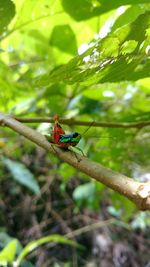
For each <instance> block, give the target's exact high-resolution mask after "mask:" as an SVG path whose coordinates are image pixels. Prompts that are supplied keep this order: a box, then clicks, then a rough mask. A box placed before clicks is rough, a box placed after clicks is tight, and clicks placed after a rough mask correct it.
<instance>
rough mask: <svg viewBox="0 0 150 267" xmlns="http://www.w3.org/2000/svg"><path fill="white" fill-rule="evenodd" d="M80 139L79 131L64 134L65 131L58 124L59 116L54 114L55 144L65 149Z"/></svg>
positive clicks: (74, 144)
mask: <svg viewBox="0 0 150 267" xmlns="http://www.w3.org/2000/svg"><path fill="white" fill-rule="evenodd" d="M80 140H81V134H79V133H76V132H75V133H71V134H65V131H64V130H63V129H62V127H61V125H60V124H59V116H58V115H55V116H54V130H53V141H54V143H55V144H57V145H58V146H59V147H61V148H65V149H67V148H68V147H69V146H76V145H77V144H78V143H79V141H80Z"/></svg>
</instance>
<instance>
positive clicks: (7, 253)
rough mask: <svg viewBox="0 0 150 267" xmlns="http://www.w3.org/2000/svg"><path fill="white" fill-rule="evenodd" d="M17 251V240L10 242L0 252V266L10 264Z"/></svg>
mask: <svg viewBox="0 0 150 267" xmlns="http://www.w3.org/2000/svg"><path fill="white" fill-rule="evenodd" d="M16 250H17V240H12V241H11V242H10V243H9V244H8V245H7V246H6V247H5V248H4V249H3V250H2V251H1V252H0V265H1V264H3V263H5V262H6V263H8V262H9V263H12V262H13V261H14V258H15V255H16Z"/></svg>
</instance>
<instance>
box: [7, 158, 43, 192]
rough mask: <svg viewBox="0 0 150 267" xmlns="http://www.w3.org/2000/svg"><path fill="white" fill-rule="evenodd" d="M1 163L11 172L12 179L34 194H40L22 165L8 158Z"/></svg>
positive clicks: (31, 176)
mask: <svg viewBox="0 0 150 267" xmlns="http://www.w3.org/2000/svg"><path fill="white" fill-rule="evenodd" d="M2 161H3V163H4V164H5V166H6V167H7V168H8V169H9V171H10V172H11V174H12V178H13V179H15V180H16V181H17V182H19V183H20V184H23V185H24V186H26V187H27V188H29V189H30V190H32V192H34V193H35V194H39V193H40V188H39V185H38V183H37V181H36V179H35V177H34V176H33V174H32V173H31V172H30V171H29V170H28V169H27V168H26V167H25V165H24V164H22V163H20V162H17V161H12V160H10V159H8V158H3V159H2Z"/></svg>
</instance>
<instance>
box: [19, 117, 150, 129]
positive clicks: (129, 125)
mask: <svg viewBox="0 0 150 267" xmlns="http://www.w3.org/2000/svg"><path fill="white" fill-rule="evenodd" d="M15 119H16V120H17V121H20V122H25V123H34V122H38V123H40V122H49V123H53V122H54V119H53V118H50V117H38V118H21V117H15ZM59 122H60V123H61V124H65V125H80V126H90V125H91V123H92V126H95V127H108V128H138V129H141V128H143V127H146V126H148V125H150V121H139V122H131V123H130V122H123V123H115V122H113V123H111V122H94V121H93V122H88V121H78V120H74V119H59Z"/></svg>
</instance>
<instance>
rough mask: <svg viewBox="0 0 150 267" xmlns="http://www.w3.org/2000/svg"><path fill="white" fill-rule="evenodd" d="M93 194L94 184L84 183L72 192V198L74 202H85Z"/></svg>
mask: <svg viewBox="0 0 150 267" xmlns="http://www.w3.org/2000/svg"><path fill="white" fill-rule="evenodd" d="M94 193H95V183H92V182H90V183H86V184H83V185H79V186H78V187H76V189H75V190H74V192H73V198H74V199H75V200H84V199H85V200H86V199H89V198H91V197H93V194H94Z"/></svg>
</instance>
